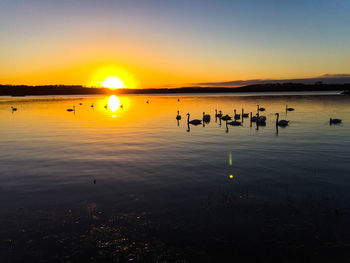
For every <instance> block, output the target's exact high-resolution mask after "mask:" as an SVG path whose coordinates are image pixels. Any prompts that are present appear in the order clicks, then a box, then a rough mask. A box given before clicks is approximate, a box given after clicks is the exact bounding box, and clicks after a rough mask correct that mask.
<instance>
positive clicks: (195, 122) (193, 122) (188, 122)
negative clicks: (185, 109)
mask: <svg viewBox="0 0 350 263" xmlns="http://www.w3.org/2000/svg"><path fill="white" fill-rule="evenodd" d="M187 124H193V125H198V124H202V121H201V120H197V119H194V120H191V121H190V114H189V113H187Z"/></svg>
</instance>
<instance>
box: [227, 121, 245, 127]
mask: <svg viewBox="0 0 350 263" xmlns="http://www.w3.org/2000/svg"><path fill="white" fill-rule="evenodd" d="M227 124H228V125H231V126H241V122H240V121H236V120H234V121H230V122H227V121H226V125H227Z"/></svg>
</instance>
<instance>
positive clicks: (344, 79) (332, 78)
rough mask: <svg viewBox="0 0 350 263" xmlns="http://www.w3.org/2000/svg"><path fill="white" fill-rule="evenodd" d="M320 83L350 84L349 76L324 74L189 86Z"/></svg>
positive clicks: (202, 83)
mask: <svg viewBox="0 0 350 263" xmlns="http://www.w3.org/2000/svg"><path fill="white" fill-rule="evenodd" d="M319 81H322V83H325V84H344V83H350V74H346V73H344V74H324V75H321V76H319V77H315V78H301V79H250V80H233V81H222V82H199V83H192V84H191V85H199V86H212V87H239V86H247V85H257V84H267V83H290V82H292V83H303V84H314V83H315V82H319Z"/></svg>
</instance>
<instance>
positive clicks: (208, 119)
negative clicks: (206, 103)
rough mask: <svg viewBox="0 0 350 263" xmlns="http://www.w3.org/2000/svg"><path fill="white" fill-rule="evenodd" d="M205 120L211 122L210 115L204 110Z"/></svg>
mask: <svg viewBox="0 0 350 263" xmlns="http://www.w3.org/2000/svg"><path fill="white" fill-rule="evenodd" d="M203 122H210V115H209V114H205V112H203Z"/></svg>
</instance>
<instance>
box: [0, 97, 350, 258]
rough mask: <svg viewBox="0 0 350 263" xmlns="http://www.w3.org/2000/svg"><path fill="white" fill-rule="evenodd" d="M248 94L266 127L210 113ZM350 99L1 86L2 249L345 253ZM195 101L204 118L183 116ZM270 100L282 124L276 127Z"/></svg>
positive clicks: (119, 254) (349, 237)
mask: <svg viewBox="0 0 350 263" xmlns="http://www.w3.org/2000/svg"><path fill="white" fill-rule="evenodd" d="M286 104H288V107H293V108H294V109H295V111H290V112H286ZM257 105H260V107H264V108H266V111H264V112H260V114H261V115H265V116H266V118H267V121H266V126H257V125H256V123H251V122H250V121H249V118H245V119H244V120H243V124H242V125H241V126H237V127H236V126H226V122H224V121H221V120H219V119H216V118H215V109H217V110H221V111H222V112H223V114H229V115H231V116H232V115H233V110H234V109H237V113H241V111H242V108H244V111H245V112H247V113H250V112H253V115H254V114H255V113H256V111H257ZM349 105H350V96H345V95H339V94H307V93H305V94H284V95H282V94H274V95H267V94H265V95H264V96H262V95H259V94H245V95H244V96H243V95H228V94H225V95H220V94H206V95H181V94H180V95H172V96H163V95H154V96H152V95H135V96H128V95H123V96H118V97H112V98H110V97H108V96H96V97H93V96H82V97H79V96H73V97H72V96H71V97H70V96H55V97H47V96H43V97H16V98H15V97H12V98H11V97H2V98H0V123H1V128H0V149H1V151H0V200H1V202H0V211H1V212H0V225H1V228H0V238H1V240H0V258H1V259H3V260H2V262H44V261H45V262H230V261H234V260H235V259H243V260H254V261H259V262H268V261H269V262H273V261H275V262H311V261H313V260H315V261H316V260H317V261H318V262H345V261H348V260H349V259H350V229H349V228H348V223H349V220H350V191H349V189H350V180H349V178H350V162H349V157H350V106H349ZM11 106H13V107H16V108H17V111H12V110H11ZM73 106H75V111H67V109H72V110H73ZM121 106H122V107H121ZM177 110H179V111H180V115H181V116H182V119H181V120H180V121H179V122H177V120H176V118H175V117H176V115H177ZM203 112H205V113H206V114H210V115H211V121H210V123H207V124H205V125H198V126H194V125H189V126H188V125H187V116H186V113H190V118H191V119H202V114H203ZM275 113H279V114H280V119H286V120H289V121H290V124H289V126H287V127H279V128H278V129H276V125H275V121H276V115H275ZM330 118H339V119H342V124H340V125H330V123H329V119H330ZM240 121H242V120H240Z"/></svg>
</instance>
